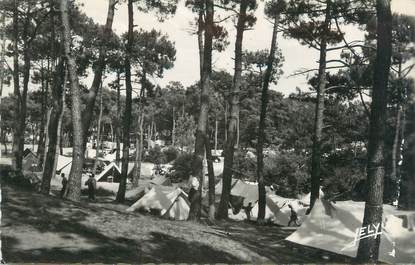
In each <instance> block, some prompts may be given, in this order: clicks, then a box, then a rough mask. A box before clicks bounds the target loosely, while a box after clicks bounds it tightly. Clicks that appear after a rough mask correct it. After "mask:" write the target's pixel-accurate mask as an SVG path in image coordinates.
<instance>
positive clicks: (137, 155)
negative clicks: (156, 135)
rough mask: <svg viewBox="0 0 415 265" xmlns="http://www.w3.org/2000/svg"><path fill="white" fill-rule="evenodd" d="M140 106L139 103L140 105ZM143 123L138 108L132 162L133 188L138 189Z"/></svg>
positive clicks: (140, 109) (142, 115) (142, 117)
mask: <svg viewBox="0 0 415 265" xmlns="http://www.w3.org/2000/svg"><path fill="white" fill-rule="evenodd" d="M140 105H141V103H140ZM143 122H144V114H143V112H142V108H141V106H140V108H139V111H138V129H139V130H138V133H137V134H136V139H135V146H136V151H135V161H134V172H133V187H138V182H139V180H140V176H141V157H142V152H143Z"/></svg>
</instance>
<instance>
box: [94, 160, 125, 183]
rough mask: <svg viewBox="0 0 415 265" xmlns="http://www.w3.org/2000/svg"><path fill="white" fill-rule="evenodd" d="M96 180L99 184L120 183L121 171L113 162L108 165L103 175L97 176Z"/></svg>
mask: <svg viewBox="0 0 415 265" xmlns="http://www.w3.org/2000/svg"><path fill="white" fill-rule="evenodd" d="M95 179H96V181H99V182H116V183H119V182H120V180H121V170H120V168H119V167H118V166H117V165H116V164H115V163H114V162H112V163H110V164H109V165H107V166H106V167H105V168H104V170H103V171H102V172H101V173H99V174H98V175H96V176H95Z"/></svg>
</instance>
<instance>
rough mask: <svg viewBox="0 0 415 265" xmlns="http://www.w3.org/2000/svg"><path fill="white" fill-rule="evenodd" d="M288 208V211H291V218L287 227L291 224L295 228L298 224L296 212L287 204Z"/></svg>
mask: <svg viewBox="0 0 415 265" xmlns="http://www.w3.org/2000/svg"><path fill="white" fill-rule="evenodd" d="M288 207H290V210H291V216H290V221H289V222H288V226H291V223H294V224H295V225H296V226H299V225H300V224H299V223H298V215H297V212H296V211H295V210H294V208H293V206H292V205H291V204H288Z"/></svg>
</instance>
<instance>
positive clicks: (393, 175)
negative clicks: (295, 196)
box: [391, 104, 402, 182]
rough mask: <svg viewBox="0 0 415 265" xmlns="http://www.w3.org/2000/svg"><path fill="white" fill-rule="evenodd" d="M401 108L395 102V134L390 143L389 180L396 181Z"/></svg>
mask: <svg viewBox="0 0 415 265" xmlns="http://www.w3.org/2000/svg"><path fill="white" fill-rule="evenodd" d="M401 116H402V108H401V106H400V105H399V104H397V109H396V120H395V133H394V134H395V135H394V137H393V145H392V161H391V163H392V165H391V180H392V181H393V182H396V181H397V179H398V173H397V165H398V162H397V161H398V159H399V157H398V154H400V152H399V150H400V148H401V147H400V146H399V138H400V131H401V119H402V117H401Z"/></svg>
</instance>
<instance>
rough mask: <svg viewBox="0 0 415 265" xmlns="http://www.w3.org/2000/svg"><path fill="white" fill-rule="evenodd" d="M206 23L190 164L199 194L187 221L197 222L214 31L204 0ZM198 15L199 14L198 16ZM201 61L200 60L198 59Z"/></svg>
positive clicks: (210, 7) (210, 9) (210, 0)
mask: <svg viewBox="0 0 415 265" xmlns="http://www.w3.org/2000/svg"><path fill="white" fill-rule="evenodd" d="M204 3H205V10H206V21H205V35H204V47H203V59H202V62H201V65H202V66H203V67H202V69H201V77H200V78H201V80H200V81H201V82H200V90H201V94H200V112H199V117H198V123H197V129H196V140H195V152H194V158H193V163H192V169H193V176H195V177H197V178H198V179H199V183H200V185H199V192H198V196H195V197H196V198H194V199H192V201H191V204H190V212H189V220H199V219H200V217H201V213H202V186H203V178H204V176H203V158H204V156H205V142H206V138H207V122H208V114H209V93H210V86H211V84H210V80H211V74H212V48H213V30H214V21H213V15H214V7H213V0H205V2H204ZM199 15H200V14H199ZM199 31H201V29H199ZM200 59H201V58H200Z"/></svg>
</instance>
